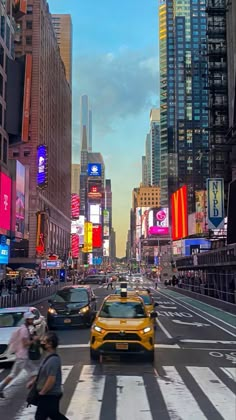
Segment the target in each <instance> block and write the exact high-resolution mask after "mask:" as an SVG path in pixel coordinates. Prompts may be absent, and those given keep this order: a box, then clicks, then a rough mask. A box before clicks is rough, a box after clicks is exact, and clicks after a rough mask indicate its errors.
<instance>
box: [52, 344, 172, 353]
mask: <svg viewBox="0 0 236 420" xmlns="http://www.w3.org/2000/svg"><path fill="white" fill-rule="evenodd" d="M88 347H90V344H71V345H68V344H65V345H64V344H62V345H61V346H59V348H60V349H68V348H74V349H76V348H80V349H83V348H84V349H86V348H88ZM154 347H155V348H162V349H169V348H175V349H179V348H180V347H179V346H178V344H173V345H171V344H155V345H154ZM114 353H115V352H114Z"/></svg>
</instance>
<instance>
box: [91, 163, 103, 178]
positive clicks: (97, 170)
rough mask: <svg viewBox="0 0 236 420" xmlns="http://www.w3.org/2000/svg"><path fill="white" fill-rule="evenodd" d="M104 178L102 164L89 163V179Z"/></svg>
mask: <svg viewBox="0 0 236 420" xmlns="http://www.w3.org/2000/svg"><path fill="white" fill-rule="evenodd" d="M97 176H102V165H101V163H88V177H97Z"/></svg>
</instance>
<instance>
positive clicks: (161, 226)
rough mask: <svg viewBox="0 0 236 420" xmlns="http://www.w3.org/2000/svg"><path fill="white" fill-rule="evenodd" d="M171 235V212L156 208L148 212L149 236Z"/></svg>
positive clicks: (166, 209)
mask: <svg viewBox="0 0 236 420" xmlns="http://www.w3.org/2000/svg"><path fill="white" fill-rule="evenodd" d="M168 234H169V210H168V208H166V207H165V208H155V209H149V211H148V235H149V236H154V235H168Z"/></svg>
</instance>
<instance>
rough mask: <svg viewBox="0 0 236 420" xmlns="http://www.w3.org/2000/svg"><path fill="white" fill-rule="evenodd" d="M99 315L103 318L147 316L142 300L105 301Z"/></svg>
mask: <svg viewBox="0 0 236 420" xmlns="http://www.w3.org/2000/svg"><path fill="white" fill-rule="evenodd" d="M99 316H101V317H103V318H146V317H147V315H146V313H145V310H144V307H143V305H142V304H141V303H140V302H105V303H104V305H103V306H102V309H101V311H100V314H99Z"/></svg>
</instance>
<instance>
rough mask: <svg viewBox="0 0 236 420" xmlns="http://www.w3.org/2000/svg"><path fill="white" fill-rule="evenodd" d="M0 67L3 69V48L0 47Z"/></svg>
mask: <svg viewBox="0 0 236 420" xmlns="http://www.w3.org/2000/svg"><path fill="white" fill-rule="evenodd" d="M0 65H1V66H2V67H3V68H4V48H3V46H2V45H0Z"/></svg>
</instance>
